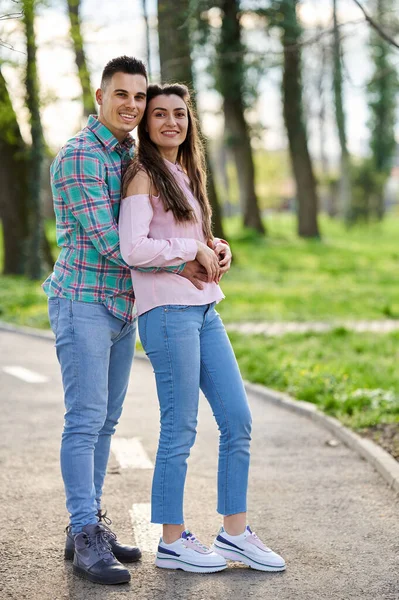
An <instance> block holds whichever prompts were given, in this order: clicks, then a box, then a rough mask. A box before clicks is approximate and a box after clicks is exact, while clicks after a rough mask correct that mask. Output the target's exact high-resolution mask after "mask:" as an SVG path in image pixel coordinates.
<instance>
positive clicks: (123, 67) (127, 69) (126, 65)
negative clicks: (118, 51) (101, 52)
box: [101, 56, 148, 89]
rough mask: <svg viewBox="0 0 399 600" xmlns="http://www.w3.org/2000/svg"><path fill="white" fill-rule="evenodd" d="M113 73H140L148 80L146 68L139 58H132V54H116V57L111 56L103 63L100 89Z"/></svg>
mask: <svg viewBox="0 0 399 600" xmlns="http://www.w3.org/2000/svg"><path fill="white" fill-rule="evenodd" d="M115 73H127V74H128V75H142V76H143V77H145V79H146V81H147V82H148V76H147V69H146V68H145V64H144V63H143V62H142V61H141V60H139V59H138V58H133V56H118V58H113V59H112V60H110V61H109V62H108V63H107V64H106V65H105V67H104V70H103V74H102V76H101V89H104V87H105V86H106V85H107V83H109V81H110V80H111V78H112V76H113V75H115Z"/></svg>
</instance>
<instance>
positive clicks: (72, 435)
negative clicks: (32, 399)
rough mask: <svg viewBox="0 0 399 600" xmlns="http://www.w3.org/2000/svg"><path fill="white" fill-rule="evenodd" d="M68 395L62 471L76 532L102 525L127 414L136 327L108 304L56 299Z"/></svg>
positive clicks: (54, 323) (53, 313)
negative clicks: (119, 429) (118, 430)
mask: <svg viewBox="0 0 399 600" xmlns="http://www.w3.org/2000/svg"><path fill="white" fill-rule="evenodd" d="M48 304H49V318H50V324H51V328H52V330H53V332H54V334H55V336H56V350H57V357H58V360H59V363H60V365H61V372H62V381H63V386H64V395H65V409H66V412H65V422H64V431H63V434H62V443H61V471H62V477H63V479H64V485H65V492H66V505H67V509H68V511H69V513H70V516H71V525H72V533H74V534H75V533H78V532H80V531H81V530H82V527H83V526H84V525H89V524H93V523H97V516H96V515H97V510H98V509H99V508H100V503H101V494H102V487H103V483H104V477H105V473H106V470H107V463H108V458H109V452H110V445H111V436H112V434H113V433H114V432H115V427H116V425H117V423H118V419H119V417H120V415H121V412H122V404H123V400H124V398H125V394H126V390H127V386H128V382H129V375H130V368H131V365H132V360H133V353H134V346H135V337H136V324H135V323H134V324H128V323H125V322H124V321H122V320H120V319H117V318H116V317H114V316H113V315H112V314H111V313H110V312H109V311H108V310H107V309H106V307H105V306H104V305H103V304H100V303H98V304H97V303H92V302H75V301H72V300H67V299H65V298H50V299H49V301H48Z"/></svg>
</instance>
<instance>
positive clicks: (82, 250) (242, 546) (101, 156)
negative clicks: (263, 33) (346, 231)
mask: <svg viewBox="0 0 399 600" xmlns="http://www.w3.org/2000/svg"><path fill="white" fill-rule="evenodd" d="M96 99H97V102H98V104H99V115H98V117H95V116H91V117H90V118H89V121H88V124H87V126H86V127H85V128H84V129H83V130H82V131H81V132H79V133H78V134H77V135H76V136H75V137H74V138H72V139H71V140H69V142H67V144H66V145H65V146H64V147H63V148H62V149H61V151H60V152H59V154H58V155H57V157H56V159H55V161H54V162H53V164H52V166H51V182H52V190H53V197H54V209H55V214H56V220H57V242H58V245H59V246H60V247H61V252H60V255H59V258H58V260H57V262H56V264H55V267H54V271H53V273H52V274H51V275H50V276H49V278H48V279H47V280H46V282H45V283H44V286H43V287H44V290H45V292H46V294H47V296H48V305H49V318H50V323H51V327H52V329H53V331H54V334H55V338H56V351H57V357H58V360H59V363H60V366H61V372H62V381H63V387H64V400H65V409H66V412H65V423H64V430H63V434H62V443H61V471H62V477H63V480H64V485H65V492H66V505H67V509H68V512H69V514H70V524H69V525H68V527H67V528H66V533H67V537H66V546H65V558H67V559H73V571H74V573H75V574H77V575H80V576H82V577H84V578H86V579H89V580H90V581H94V582H97V583H103V584H117V583H126V582H128V581H129V580H130V573H129V571H128V570H127V569H126V568H125V566H124V565H123V564H122V563H125V562H135V561H137V560H139V559H140V557H141V552H140V550H139V549H138V548H135V547H132V546H126V545H123V544H121V543H120V542H119V540H118V538H117V536H116V534H115V533H114V532H113V531H112V530H111V529H110V527H109V525H110V521H109V519H108V517H106V516H105V513H104V512H103V511H102V508H101V496H102V488H103V482H104V478H105V474H106V469H107V463H108V458H109V452H110V444H111V436H112V435H113V433H114V432H115V428H116V425H117V423H118V419H119V417H120V415H121V412H122V405H123V400H124V397H125V394H126V390H127V386H128V382H129V376H130V370H131V365H132V360H133V353H134V347H135V335H136V323H137V317H138V327H139V332H140V339H141V341H142V344H143V347H144V350H145V352H146V354H147V356H148V358H149V359H150V361H151V364H152V366H153V370H154V373H155V377H156V384H157V391H158V400H159V406H160V420H161V431H160V439H159V445H158V452H157V456H156V464H155V471H154V477H153V484H152V499H151V507H152V515H151V521H152V522H153V523H160V524H162V526H163V532H162V537H161V539H160V542H159V546H158V548H157V549H156V548H154V552H155V553H156V558H155V564H156V566H157V567H161V568H168V569H182V570H185V571H193V572H201V573H213V572H217V571H221V570H223V569H225V568H226V567H227V563H226V559H227V560H234V561H241V562H243V563H244V564H246V565H249V566H250V567H252V568H254V569H258V570H261V571H282V570H284V569H285V562H284V560H283V559H282V558H281V557H280V556H279V555H278V554H276V553H275V552H273V551H272V550H270V549H269V548H267V546H265V545H264V544H263V542H262V541H261V540H260V539H259V538H258V536H257V535H256V534H255V533H254V532H252V531H251V529H250V527H249V526H248V524H247V514H246V512H247V485H248V469H249V461H250V439H251V414H250V410H249V406H248V401H247V398H246V394H245V390H244V386H243V382H242V379H241V376H240V372H239V369H238V366H237V363H236V360H235V357H234V354H233V350H232V348H231V345H230V343H229V340H228V337H227V335H226V332H225V329H224V326H223V323H222V321H221V319H220V317H219V315H218V313H217V312H216V310H215V305H216V304H217V303H218V302H220V300H222V299H223V297H224V296H223V293H222V291H221V289H220V287H219V282H220V279H221V278H222V276H223V274H224V273H225V272H227V271H228V269H229V268H230V262H231V252H230V248H229V245H228V244H227V242H225V241H224V240H220V239H215V238H214V237H213V235H212V230H211V208H210V205H209V201H208V198H207V193H206V173H205V167H204V157H203V150H202V145H201V142H200V139H199V137H198V131H197V125H196V118H195V115H194V113H193V109H192V106H191V104H190V97H189V93H188V90H187V88H186V87H185V86H184V85H180V84H171V85H164V86H158V85H150V86H148V81H147V73H146V69H145V66H144V64H143V63H142V62H141V61H139V60H137V59H135V58H130V57H127V56H122V57H119V58H116V59H113V60H111V61H110V62H109V63H108V64H107V65H106V67H105V68H104V71H103V74H102V80H101V87H100V89H98V90H97V92H96ZM135 127H138V139H139V144H138V149H137V150H135V148H134V141H133V139H132V137H131V136H130V132H131V131H132V130H133V129H135ZM121 197H122V200H121ZM200 389H201V390H202V391H203V393H204V394H205V396H206V398H207V400H208V402H209V403H210V405H211V408H212V411H213V414H214V416H215V419H216V422H217V424H218V427H219V431H220V444H219V465H218V484H217V485H218V505H217V511H218V513H219V514H221V515H223V525H222V527H221V529H220V531H219V533H218V534H217V535H216V537H215V539H214V542H213V544H212V546H211V547H207V546H205V545H204V544H202V543H201V542H200V541H199V540H198V539H197V538H196V537H195V535H194V534H193V533H192V532H191V531H190V530H189V529H186V526H185V524H184V517H183V495H184V483H185V477H186V470H187V458H188V456H189V454H190V448H191V447H192V446H193V444H194V441H195V436H196V424H197V413H198V400H199V391H200Z"/></svg>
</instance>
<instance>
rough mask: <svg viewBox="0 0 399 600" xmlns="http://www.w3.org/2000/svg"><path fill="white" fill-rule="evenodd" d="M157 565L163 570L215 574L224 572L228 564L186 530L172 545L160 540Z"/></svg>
mask: <svg viewBox="0 0 399 600" xmlns="http://www.w3.org/2000/svg"><path fill="white" fill-rule="evenodd" d="M155 564H156V566H157V567H161V569H181V570H182V571H191V572H192V573H215V572H216V571H223V569H225V568H226V567H227V563H226V561H225V559H224V558H223V557H222V556H219V554H216V553H215V552H213V551H212V550H211V549H209V548H208V547H207V546H204V545H203V544H201V542H200V541H199V540H197V538H196V537H195V536H194V535H193V534H192V533H190V531H188V530H187V529H186V531H183V533H182V534H181V537H180V538H179V539H178V540H176V541H175V542H173V543H172V544H165V542H164V541H163V540H162V538H161V539H160V540H159V546H158V552H157V556H156V559H155Z"/></svg>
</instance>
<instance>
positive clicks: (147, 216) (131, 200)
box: [119, 194, 198, 268]
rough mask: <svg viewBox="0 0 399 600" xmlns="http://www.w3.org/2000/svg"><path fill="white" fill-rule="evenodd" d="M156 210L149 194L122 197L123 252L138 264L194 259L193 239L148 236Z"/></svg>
mask: <svg viewBox="0 0 399 600" xmlns="http://www.w3.org/2000/svg"><path fill="white" fill-rule="evenodd" d="M153 215H154V212H153V209H152V206H151V202H150V198H149V195H148V194H137V195H134V196H129V197H128V198H125V199H124V200H122V203H121V210H120V215H119V235H120V244H121V252H122V256H123V258H124V259H125V261H126V262H127V263H128V264H129V265H134V266H135V267H139V268H142V267H149V266H153V267H167V266H169V265H171V264H174V265H176V264H183V263H185V262H187V261H190V260H194V259H195V257H196V255H197V251H198V245H197V242H196V240H194V239H193V238H165V239H154V238H150V237H148V234H149V229H150V223H151V220H152V218H153Z"/></svg>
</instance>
